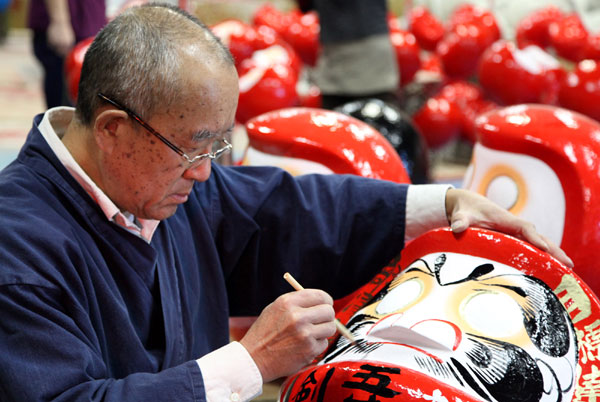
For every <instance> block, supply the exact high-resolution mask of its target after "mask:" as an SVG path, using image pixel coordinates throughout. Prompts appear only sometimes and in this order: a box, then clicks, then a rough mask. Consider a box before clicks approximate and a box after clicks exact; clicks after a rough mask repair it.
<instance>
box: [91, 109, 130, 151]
mask: <svg viewBox="0 0 600 402" xmlns="http://www.w3.org/2000/svg"><path fill="white" fill-rule="evenodd" d="M127 124H128V116H127V113H125V112H124V111H122V110H115V109H107V110H104V111H102V112H100V113H99V114H98V115H97V116H96V119H95V120H94V140H95V141H96V144H97V145H98V148H100V149H101V150H102V151H103V152H104V153H106V154H110V153H111V152H112V151H113V149H114V148H115V146H116V144H117V142H118V141H119V140H120V138H121V136H123V135H125V134H126V132H125V128H126V125H127Z"/></svg>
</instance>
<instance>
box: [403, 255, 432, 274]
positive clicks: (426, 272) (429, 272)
mask: <svg viewBox="0 0 600 402" xmlns="http://www.w3.org/2000/svg"><path fill="white" fill-rule="evenodd" d="M418 261H421V262H422V263H423V265H425V267H427V271H426V270H424V269H422V268H420V267H412V268H409V269H407V270H406V271H404V273H406V274H407V273H409V272H414V271H418V272H422V273H424V274H426V275H430V276H432V275H433V272H431V268H429V264H427V261H425V260H424V259H422V258H419V259H417V260H415V261H414V262H413V263H412V264H411V265H413V264H415V263H417V262H418Z"/></svg>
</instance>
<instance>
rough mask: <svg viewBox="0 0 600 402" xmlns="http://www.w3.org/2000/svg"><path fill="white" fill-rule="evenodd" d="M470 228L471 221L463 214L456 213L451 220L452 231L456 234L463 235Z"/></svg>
mask: <svg viewBox="0 0 600 402" xmlns="http://www.w3.org/2000/svg"><path fill="white" fill-rule="evenodd" d="M468 227H469V220H468V219H467V218H466V217H465V216H464V215H463V214H461V213H456V214H454V215H452V217H451V218H450V229H452V231H453V232H454V233H461V232H464V231H465V230H467V228H468Z"/></svg>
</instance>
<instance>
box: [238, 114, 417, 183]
mask: <svg viewBox="0 0 600 402" xmlns="http://www.w3.org/2000/svg"><path fill="white" fill-rule="evenodd" d="M246 131H247V133H248V138H249V140H250V146H251V147H253V148H255V149H257V150H259V151H262V152H266V153H269V154H273V155H279V156H288V157H294V158H301V159H306V160H309V161H315V162H319V163H321V164H323V165H325V166H327V167H329V168H330V169H331V170H332V171H333V172H334V173H350V174H356V175H359V176H364V177H372V178H378V179H384V180H390V181H395V182H399V183H409V182H410V179H409V177H408V174H407V173H406V170H405V169H404V165H403V164H402V160H401V159H400V157H399V156H398V154H397V153H396V151H395V150H394V148H393V147H392V146H391V145H390V143H389V142H388V141H387V140H385V138H384V137H383V136H382V135H381V134H380V133H379V132H378V131H376V130H375V129H373V128H372V127H371V126H369V125H368V124H366V123H364V122H362V121H360V120H358V119H355V118H353V117H350V116H347V115H345V114H342V113H338V112H334V111H328V110H323V109H312V108H300V107H298V108H288V109H283V110H276V111H273V112H269V113H265V114H263V115H260V116H257V117H256V118H253V119H251V120H250V121H248V122H247V124H246Z"/></svg>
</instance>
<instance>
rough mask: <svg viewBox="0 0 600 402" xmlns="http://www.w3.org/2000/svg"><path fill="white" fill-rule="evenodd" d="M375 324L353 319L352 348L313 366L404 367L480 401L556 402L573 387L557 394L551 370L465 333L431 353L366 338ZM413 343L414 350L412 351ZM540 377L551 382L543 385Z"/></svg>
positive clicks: (344, 346) (343, 347)
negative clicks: (452, 346) (364, 364)
mask: <svg viewBox="0 0 600 402" xmlns="http://www.w3.org/2000/svg"><path fill="white" fill-rule="evenodd" d="M378 320H379V319H378V318H377V317H374V316H370V315H365V314H358V315H356V316H355V317H353V319H352V320H351V321H350V322H349V323H348V328H349V329H350V331H352V333H353V334H354V336H355V338H356V339H357V344H356V345H352V344H350V343H349V342H348V341H347V340H346V339H345V338H343V337H340V338H339V339H338V340H337V342H336V343H335V345H333V347H332V348H331V350H330V351H329V352H328V353H327V355H326V356H325V357H324V359H323V360H322V361H321V362H320V363H319V364H327V363H334V362H342V361H372V362H377V363H384V364H388V365H393V366H399V367H405V368H408V369H412V370H415V371H418V372H423V373H426V374H428V375H429V376H431V377H432V378H433V379H434V380H439V381H441V382H444V383H446V384H448V385H450V386H453V387H455V388H458V389H460V390H462V391H464V392H466V393H468V394H470V395H473V396H477V397H479V398H481V399H483V400H485V401H496V402H513V401H514V402H530V401H560V400H561V399H562V392H564V391H565V389H564V388H565V387H566V388H567V389H568V388H570V387H572V386H573V384H567V385H566V386H565V385H564V384H563V385H562V386H560V388H563V389H562V390H561V389H558V388H559V386H558V381H557V379H556V375H555V374H554V372H553V371H552V369H551V368H550V367H549V366H548V365H546V364H545V363H544V362H543V361H540V360H537V361H536V360H535V359H534V358H533V357H532V356H531V355H530V354H529V353H527V352H526V351H525V350H524V349H522V348H520V347H519V346H516V345H513V344H509V343H506V342H502V341H498V340H495V339H490V338H485V337H481V336H477V335H473V334H468V333H467V334H465V335H464V338H463V339H462V341H461V343H460V345H459V346H458V348H457V349H456V350H449V349H447V348H445V349H444V348H436V347H435V345H430V344H429V345H428V344H427V341H426V340H425V341H423V342H419V341H418V336H417V338H416V339H415V340H416V341H415V342H411V344H403V343H400V342H397V341H389V340H385V339H381V338H378V337H376V336H373V335H371V334H370V333H369V329H371V328H372V327H373V325H374V324H375V323H376V322H377V321H378ZM419 343H421V345H420V346H415V344H419ZM432 346H434V347H432ZM540 367H542V368H543V372H542V370H541V369H540ZM544 376H552V377H553V379H548V381H546V382H545V381H544ZM544 383H546V384H552V386H551V389H546V390H545V389H544Z"/></svg>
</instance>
